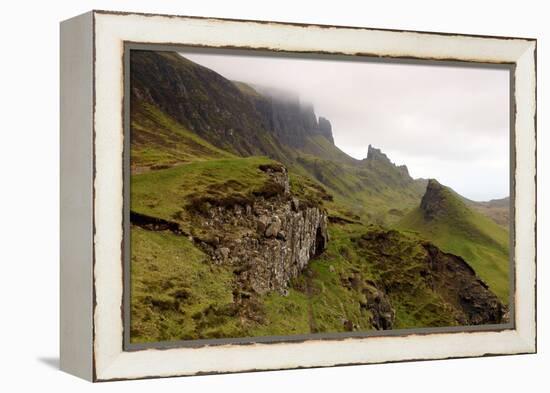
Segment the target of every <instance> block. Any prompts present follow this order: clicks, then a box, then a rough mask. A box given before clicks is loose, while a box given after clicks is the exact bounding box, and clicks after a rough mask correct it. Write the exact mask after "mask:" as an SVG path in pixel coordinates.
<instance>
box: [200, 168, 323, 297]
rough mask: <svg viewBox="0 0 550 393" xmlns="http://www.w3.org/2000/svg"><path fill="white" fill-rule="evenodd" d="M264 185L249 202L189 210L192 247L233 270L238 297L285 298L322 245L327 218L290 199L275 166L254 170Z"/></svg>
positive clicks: (283, 175)
mask: <svg viewBox="0 0 550 393" xmlns="http://www.w3.org/2000/svg"><path fill="white" fill-rule="evenodd" d="M260 168H261V169H262V171H264V172H265V173H267V175H268V177H269V179H268V180H267V182H268V183H267V186H266V188H265V189H264V190H262V191H258V192H257V193H256V196H255V197H254V198H251V199H250V200H248V201H245V202H243V201H237V202H235V203H233V202H231V203H223V202H222V203H220V202H221V201H219V200H217V201H204V200H203V201H197V200H194V201H193V203H192V205H191V206H190V210H191V212H192V213H193V216H192V218H191V220H192V222H193V224H194V227H195V229H196V233H200V235H198V237H197V238H195V241H196V242H198V243H199V244H200V246H201V248H202V249H203V250H205V251H206V252H207V254H208V255H210V256H211V257H212V259H213V261H215V262H216V263H219V264H226V265H230V266H234V267H235V268H236V271H237V272H238V273H237V282H238V284H239V291H238V292H237V293H236V295H237V297H241V296H242V293H243V292H244V293H245V294H246V295H245V296H248V295H249V294H250V292H252V293H257V294H263V293H266V292H268V291H273V290H275V291H278V292H280V293H285V291H286V290H287V287H288V284H289V282H290V280H291V279H292V278H294V277H296V276H297V275H298V274H300V273H301V272H302V271H303V270H304V269H305V268H306V267H307V264H308V262H309V261H310V259H311V258H313V257H315V256H317V255H319V254H321V253H322V252H323V251H324V249H325V247H326V245H327V242H328V231H327V214H326V213H325V211H324V209H322V208H321V207H320V206H311V205H309V204H307V203H306V202H303V201H300V199H298V198H297V197H296V196H293V195H292V194H291V193H290V190H289V179H288V173H287V170H286V168H285V167H284V166H281V165H264V166H260Z"/></svg>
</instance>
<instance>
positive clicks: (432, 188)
mask: <svg viewBox="0 0 550 393" xmlns="http://www.w3.org/2000/svg"><path fill="white" fill-rule="evenodd" d="M448 192H449V191H448V190H446V189H445V187H443V186H442V185H441V184H439V183H438V181H437V180H434V179H430V180H429V181H428V186H427V187H426V192H425V193H424V196H423V197H422V200H421V201H420V209H422V211H423V213H424V217H425V218H426V219H427V220H433V219H434V218H435V217H437V216H438V215H439V214H441V213H443V212H445V211H446V210H447V208H448V200H447V194H448Z"/></svg>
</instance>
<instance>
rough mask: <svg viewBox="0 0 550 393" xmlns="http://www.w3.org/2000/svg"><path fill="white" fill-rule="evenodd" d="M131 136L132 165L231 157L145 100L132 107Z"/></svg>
mask: <svg viewBox="0 0 550 393" xmlns="http://www.w3.org/2000/svg"><path fill="white" fill-rule="evenodd" d="M131 137H132V148H131V153H130V155H131V164H132V167H143V166H151V165H156V166H162V165H173V164H176V163H181V162H189V161H198V160H207V159H215V158H224V157H234V155H233V154H231V153H228V152H226V151H224V150H222V149H219V148H217V147H216V146H214V145H212V144H211V143H209V142H207V141H205V140H204V139H202V138H200V137H199V136H198V135H196V134H195V133H193V132H191V131H189V130H188V129H186V128H185V127H183V126H182V125H181V124H180V123H178V122H177V121H175V120H174V119H172V118H171V117H170V116H168V115H166V114H165V113H163V112H162V111H161V110H160V109H158V108H157V107H155V106H154V105H151V104H147V103H140V104H135V107H133V108H132V124H131Z"/></svg>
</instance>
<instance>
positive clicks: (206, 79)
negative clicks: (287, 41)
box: [130, 51, 332, 161]
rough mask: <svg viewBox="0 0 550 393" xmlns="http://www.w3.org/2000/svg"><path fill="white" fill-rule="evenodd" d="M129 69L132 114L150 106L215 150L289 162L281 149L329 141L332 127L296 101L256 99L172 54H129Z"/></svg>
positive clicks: (242, 87)
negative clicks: (309, 141) (311, 140)
mask: <svg viewBox="0 0 550 393" xmlns="http://www.w3.org/2000/svg"><path fill="white" fill-rule="evenodd" d="M130 68H131V85H132V88H131V97H130V104H131V107H132V108H133V109H132V110H139V109H140V106H142V105H143V104H144V103H148V104H152V105H154V106H156V107H157V108H159V109H160V110H161V111H163V112H164V113H166V114H167V115H169V116H170V117H172V118H173V119H175V120H176V121H177V122H179V123H180V124H181V125H183V126H184V127H186V128H187V129H189V130H190V131H192V132H194V133H196V134H197V135H199V136H200V137H201V138H204V139H205V140H206V141H208V142H209V143H212V144H213V145H215V146H216V147H218V148H222V149H225V150H227V151H230V152H233V153H236V154H239V155H243V156H248V155H254V154H264V155H267V156H270V157H272V158H276V159H279V160H285V159H286V160H287V161H288V160H289V159H290V157H289V152H288V151H286V150H285V148H284V145H287V146H290V147H300V146H303V145H304V143H305V139H306V138H307V137H309V136H314V135H322V136H325V137H326V138H327V139H329V140H330V141H332V132H331V128H330V123H328V122H327V121H326V120H323V121H321V126H320V125H319V122H318V120H317V116H316V114H315V112H314V110H313V107H312V106H311V105H303V104H302V103H301V102H300V100H299V98H298V97H296V96H291V95H288V96H287V95H282V94H277V93H275V92H273V91H271V90H269V91H267V93H266V94H265V95H263V94H258V92H256V91H255V90H254V89H253V88H252V87H250V86H248V85H244V84H242V83H235V82H232V81H230V80H228V79H225V78H224V77H222V76H221V75H219V74H217V73H216V72H214V71H212V70H209V69H208V68H206V67H202V66H200V65H198V64H196V63H193V62H192V61H190V60H188V59H186V58H184V57H182V56H180V55H178V54H177V53H174V52H160V51H159V52H154V51H132V56H131V60H130ZM133 131H134V130H133ZM135 132H136V134H139V130H135ZM281 145H283V146H281Z"/></svg>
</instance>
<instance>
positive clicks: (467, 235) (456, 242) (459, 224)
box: [396, 190, 510, 304]
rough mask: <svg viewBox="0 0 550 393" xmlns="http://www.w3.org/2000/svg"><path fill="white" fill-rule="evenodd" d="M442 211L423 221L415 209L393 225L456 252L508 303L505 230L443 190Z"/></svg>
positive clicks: (420, 212) (446, 249) (508, 277)
mask: <svg viewBox="0 0 550 393" xmlns="http://www.w3.org/2000/svg"><path fill="white" fill-rule="evenodd" d="M446 191H447V193H446V194H445V196H444V197H445V198H446V199H447V206H446V207H445V213H444V214H441V215H439V216H437V217H435V218H434V219H433V220H427V219H426V218H425V216H424V213H423V211H422V210H421V209H420V208H416V209H415V210H413V211H412V212H410V213H409V214H408V215H407V216H405V217H404V218H403V219H402V220H401V221H400V222H399V223H398V224H397V225H396V227H397V228H398V229H400V230H406V231H410V232H413V233H416V234H418V235H419V236H420V237H423V238H426V239H428V240H430V241H432V242H433V243H434V244H436V245H437V246H438V247H440V248H441V249H442V250H444V251H447V252H450V253H453V254H455V255H460V256H461V257H463V258H464V259H465V260H466V261H467V262H468V263H469V264H470V265H471V266H472V267H473V268H474V270H475V271H476V273H477V274H478V275H479V276H480V277H481V278H482V279H483V280H484V281H485V282H486V283H487V284H488V285H489V287H490V288H491V290H492V291H493V292H494V293H495V294H496V295H497V296H498V297H499V298H500V299H501V300H502V302H504V303H505V304H508V303H509V293H510V292H509V283H510V272H509V233H508V231H507V230H506V229H504V228H503V227H501V226H500V225H498V224H496V223H495V222H494V221H493V220H491V219H490V218H487V217H485V216H483V215H482V214H480V213H478V212H477V211H474V210H472V209H470V208H469V207H467V206H466V205H465V204H464V203H463V202H462V201H461V200H459V199H458V198H457V197H456V196H454V195H453V194H452V192H450V191H449V190H446Z"/></svg>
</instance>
